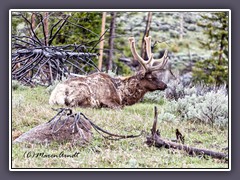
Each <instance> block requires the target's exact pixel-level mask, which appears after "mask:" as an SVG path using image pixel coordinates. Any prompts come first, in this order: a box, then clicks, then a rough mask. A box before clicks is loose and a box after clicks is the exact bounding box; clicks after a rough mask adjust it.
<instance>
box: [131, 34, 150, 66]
mask: <svg viewBox="0 0 240 180" xmlns="http://www.w3.org/2000/svg"><path fill="white" fill-rule="evenodd" d="M128 40H129V43H130V49H131V52H132V54H133V57H134V59H137V60H138V62H139V63H140V64H141V65H142V66H143V68H144V69H145V70H147V66H146V63H145V62H144V59H143V58H142V57H141V56H140V55H139V54H138V53H137V50H136V46H135V39H134V37H130V38H128Z"/></svg>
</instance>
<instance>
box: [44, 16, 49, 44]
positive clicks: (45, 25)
mask: <svg viewBox="0 0 240 180" xmlns="http://www.w3.org/2000/svg"><path fill="white" fill-rule="evenodd" d="M43 18H44V19H43V24H44V32H45V35H46V39H45V45H46V46H48V41H49V35H48V12H45V13H44V17H43Z"/></svg>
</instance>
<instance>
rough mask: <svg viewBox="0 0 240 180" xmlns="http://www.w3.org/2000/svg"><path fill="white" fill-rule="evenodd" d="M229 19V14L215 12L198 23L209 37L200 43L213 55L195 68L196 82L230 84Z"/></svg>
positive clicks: (194, 76)
mask: <svg viewBox="0 0 240 180" xmlns="http://www.w3.org/2000/svg"><path fill="white" fill-rule="evenodd" d="M228 17H229V16H228V12H213V13H210V14H208V15H203V16H202V20H201V22H199V23H198V26H201V27H202V28H204V34H206V35H207V37H208V38H207V40H205V41H199V42H200V43H201V46H202V47H203V48H204V49H206V51H211V53H212V55H211V57H210V58H208V59H206V60H203V61H199V62H197V63H196V65H195V67H194V68H193V78H194V81H195V82H204V83H207V84H216V85H221V84H228Z"/></svg>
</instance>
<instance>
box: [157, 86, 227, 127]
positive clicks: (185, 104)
mask: <svg viewBox="0 0 240 180" xmlns="http://www.w3.org/2000/svg"><path fill="white" fill-rule="evenodd" d="M209 90H210V91H209ZM188 92H189V93H185V94H184V96H183V97H181V98H179V99H177V100H172V101H167V102H166V103H165V106H164V112H163V113H162V114H161V115H160V117H161V118H162V120H171V121H173V120H192V121H200V122H204V123H210V124H212V125H213V124H218V125H220V126H227V124H228V95H227V91H226V89H225V88H224V87H221V88H216V87H210V88H206V87H203V86H202V87H200V86H199V87H192V88H190V89H188Z"/></svg>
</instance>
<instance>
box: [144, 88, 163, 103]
mask: <svg viewBox="0 0 240 180" xmlns="http://www.w3.org/2000/svg"><path fill="white" fill-rule="evenodd" d="M143 102H151V103H158V104H163V103H164V92H163V91H153V92H148V93H146V94H145V95H144V97H143Z"/></svg>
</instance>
